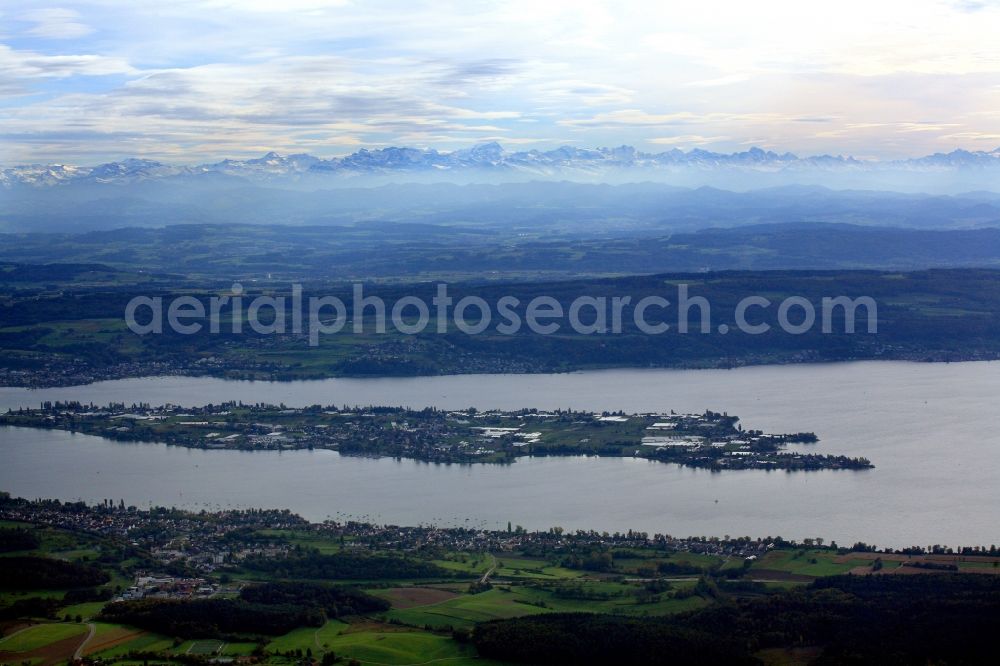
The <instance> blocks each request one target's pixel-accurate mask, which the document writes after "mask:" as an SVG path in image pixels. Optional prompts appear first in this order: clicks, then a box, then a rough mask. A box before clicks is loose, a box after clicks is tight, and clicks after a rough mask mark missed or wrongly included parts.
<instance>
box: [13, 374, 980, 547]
mask: <svg viewBox="0 0 1000 666" xmlns="http://www.w3.org/2000/svg"><path fill="white" fill-rule="evenodd" d="M998 396H1000V362H972V363H952V364H919V363H904V362H859V363H841V364H828V365H787V366H759V367H750V368H740V369H735V370H690V371H688V370H604V371H593V372H579V373H569V374H553V375H458V376H447V377H421V378H380V379H329V380H323V381H310V382H288V383H275V382H235V381H225V380H217V379H209V378H187V377H159V378H145V379H129V380H120V381H111V382H100V383H97V384H92V385H89V386H78V387H67V388H51V389H34V390H29V389H18V388H0V409H7V408H8V407H18V406H26V407H31V406H37V405H38V403H40V402H41V401H43V400H67V399H77V400H83V401H86V402H90V401H93V402H95V403H98V404H103V403H107V402H109V401H119V402H121V401H124V402H128V403H131V402H135V401H143V402H151V403H155V404H162V403H168V402H169V403H174V404H179V405H200V404H205V403H209V402H215V403H218V402H222V401H225V400H242V401H244V402H256V401H266V402H272V403H280V402H283V403H285V404H286V405H289V406H302V405H308V404H315V403H322V404H352V405H355V404H360V405H365V404H389V405H405V406H410V407H423V406H430V405H433V406H438V407H442V408H462V407H470V406H474V407H478V408H505V409H513V408H519V407H528V406H531V407H539V408H544V409H552V408H557V407H572V408H576V409H593V410H603V409H610V410H615V409H624V410H626V411H652V410H670V409H673V410H676V411H685V412H686V411H704V410H705V409H712V410H715V411H727V412H729V413H732V414H736V415H739V416H740V417H741V418H742V422H743V424H744V427H749V428H759V429H762V430H765V431H767V432H789V431H802V430H811V431H814V432H816V434H817V435H818V436H819V437H820V443H819V444H818V445H815V448H811V449H810V450H814V451H816V452H817V453H838V454H845V455H851V456H859V455H863V456H865V457H867V458H869V459H871V461H872V462H873V463H874V464H875V465H876V469H874V470H866V471H821V472H798V473H786V472H774V471H772V472H768V471H755V470H748V471H730V472H721V473H713V472H709V471H707V470H696V469H687V468H681V467H677V466H675V465H667V464H662V463H654V462H649V461H644V460H635V459H596V458H583V457H576V458H539V459H522V460H519V461H517V462H516V463H514V464H513V465H510V466H486V465H474V466H459V465H451V466H449V465H431V464H426V463H420V462H415V461H407V460H404V461H396V460H392V459H363V458H352V457H347V456H340V455H339V454H337V453H335V452H330V451H286V452H282V453H274V452H236V451H200V450H190V449H183V448H175V447H167V446H165V445H160V444H122V443H117V442H111V441H108V440H104V439H101V438H98V437H91V436H86V435H79V434H70V433H60V432H44V431H35V430H30V429H18V428H0V456H2V461H3V463H2V466H0V489H3V490H6V491H8V492H11V493H12V494H15V495H21V496H25V497H58V498H61V499H78V498H80V499H86V500H88V501H96V500H99V499H103V498H113V499H115V500H116V501H117V500H118V499H124V500H125V501H126V502H127V503H132V504H137V505H140V506H147V505H149V504H150V502H152V503H154V504H164V505H174V506H184V507H189V508H203V507H208V508H215V507H232V506H241V507H244V506H258V507H276V508H288V509H291V510H293V511H295V512H297V513H299V514H301V515H303V516H305V517H307V518H309V519H312V520H322V519H324V518H326V517H333V518H343V517H346V516H350V517H354V518H366V519H368V520H372V521H375V522H392V523H397V524H418V523H425V524H426V523H432V522H433V523H438V524H445V525H454V524H458V525H481V526H486V527H505V526H506V524H507V521H508V520H509V521H511V522H513V523H514V524H515V525H517V524H520V525H523V526H525V527H527V528H547V527H551V526H554V525H560V526H562V527H564V528H567V529H577V528H581V529H583V528H587V529H590V528H593V529H597V530H608V531H615V530H620V531H623V530H627V529H630V528H631V529H638V530H644V531H648V532H663V533H669V534H673V535H676V536H685V535H718V536H722V535H725V534H729V535H750V536H754V537H757V536H767V535H771V536H774V535H781V536H783V537H785V538H797V539H801V538H805V537H815V536H822V537H824V538H826V539H827V540H829V539H834V540H836V541H838V542H839V543H841V544H846V543H853V542H854V541H858V540H862V541H866V542H869V543H875V544H878V545H880V546H882V545H887V546H896V547H899V546H906V545H924V546H926V545H930V544H935V543H941V544H947V545H952V546H958V545H984V544H985V545H988V544H991V543H1000V485H998V484H997V479H998V477H1000V410H998V409H997V405H996V403H997V397H998Z"/></svg>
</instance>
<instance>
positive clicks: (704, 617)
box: [473, 574, 1000, 664]
mask: <svg viewBox="0 0 1000 666" xmlns="http://www.w3.org/2000/svg"><path fill="white" fill-rule="evenodd" d="M998 599H1000V580H997V579H996V578H995V577H993V576H983V575H974V574H972V575H970V574H964V575H946V574H943V575H934V576H927V575H925V576H877V575H875V576H836V577H829V578H820V579H817V580H816V581H815V582H813V583H812V584H811V585H809V586H808V587H807V588H805V589H799V590H791V591H786V592H781V593H777V594H771V595H768V596H763V597H757V598H752V597H751V598H745V599H740V600H736V601H723V602H721V603H718V604H715V605H713V606H710V607H708V608H705V609H703V610H699V611H694V612H690V613H686V614H682V615H678V616H675V617H672V618H655V619H654V618H621V617H614V616H606V615H587V614H553V615H543V616H528V617H521V618H516V619H512V620H497V621H493V622H488V623H484V624H481V625H479V626H478V627H476V630H475V632H474V633H473V641H474V643H475V645H476V647H477V648H478V649H479V651H480V653H481V654H482V655H483V656H486V657H491V658H495V659H503V660H509V661H516V662H521V663H537V664H543V663H544V664H598V663H601V664H605V663H615V664H646V663H655V662H657V661H659V660H661V659H662V658H663V655H665V654H670V655H671V663H682V664H687V663H690V664H704V663H720V661H719V660H722V662H724V663H754V660H753V659H752V655H753V654H754V653H757V652H758V651H760V650H764V649H768V648H779V649H791V648H803V649H812V650H815V651H817V652H818V655H817V659H816V661H814V662H812V663H815V664H874V663H877V664H926V663H941V664H986V663H992V662H993V661H995V658H996V649H997V643H996V627H998V626H1000V602H998Z"/></svg>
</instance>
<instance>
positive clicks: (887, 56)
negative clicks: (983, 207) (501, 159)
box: [0, 0, 1000, 166]
mask: <svg viewBox="0 0 1000 666" xmlns="http://www.w3.org/2000/svg"><path fill="white" fill-rule="evenodd" d="M998 36H1000V0H941V1H937V0H933V1H932V0H924V1H920V0H909V1H897V0H864V1H860V2H858V1H855V0H839V1H838V2H828V1H827V2H821V1H819V0H812V1H810V0H797V1H794V2H786V1H771V0H757V1H755V2H742V1H729V2H719V1H717V0H698V2H670V1H652V2H623V1H618V2H600V1H591V0H571V1H565V2H564V1H562V0H507V1H504V2H484V1H477V0H464V1H457V2H423V1H421V0H398V1H383V0H373V1H370V2H361V1H360V0H358V1H353V2H352V1H349V0H341V1H333V2H330V1H321V0H275V1H272V2H266V1H264V0H240V1H235V0H234V1H228V0H204V1H200V2H194V1H186V0H180V1H172V0H130V1H120V2H111V1H108V0H93V1H79V2H76V1H65V2H63V1H60V0H56V4H50V3H47V2H33V1H31V0H28V1H25V0H17V1H10V0H0V164H3V165H8V166H9V165H12V164H24V163H68V164H93V163H98V162H102V161H109V160H115V159H121V158H124V157H146V158H150V159H158V160H162V161H165V162H177V163H186V164H194V163H203V162H210V161H216V160H218V159H222V158H225V157H233V158H240V157H249V156H258V155H260V154H262V153H264V152H267V151H270V150H276V151H278V152H281V153H298V152H307V153H311V154H314V155H317V156H321V157H332V156H335V155H342V154H346V153H350V152H353V151H355V150H358V149H360V148H362V147H367V148H379V147H385V146H390V145H397V146H400V145H405V146H414V147H427V148H436V149H438V150H442V151H446V150H453V149H456V148H462V147H468V146H470V145H473V144H476V143H481V142H487V141H498V142H499V143H501V144H502V145H503V146H504V147H505V148H507V149H508V150H529V149H533V148H537V149H550V148H554V147H557V146H561V145H571V146H578V147H582V148H593V147H599V146H617V145H622V144H628V145H633V146H636V147H637V148H639V149H641V150H645V151H651V152H660V151H664V150H670V149H672V148H681V149H684V150H689V149H692V148H703V149H706V150H717V151H721V152H732V151H738V150H746V149H747V148H749V147H751V146H758V147H761V148H765V149H770V150H776V151H780V152H784V151H791V152H795V153H797V154H799V155H811V154H823V153H829V154H844V155H853V156H855V157H858V158H868V159H893V158H899V157H911V156H920V155H925V154H929V153H933V152H947V151H950V150H953V149H956V148H964V149H968V150H993V149H996V148H997V147H998V146H1000V38H998Z"/></svg>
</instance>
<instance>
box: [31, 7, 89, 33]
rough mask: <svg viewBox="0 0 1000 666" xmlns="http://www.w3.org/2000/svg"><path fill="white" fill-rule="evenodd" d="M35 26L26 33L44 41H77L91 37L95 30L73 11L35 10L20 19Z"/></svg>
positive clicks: (57, 9) (56, 9)
mask: <svg viewBox="0 0 1000 666" xmlns="http://www.w3.org/2000/svg"><path fill="white" fill-rule="evenodd" d="M20 18H21V19H22V20H24V21H28V22H30V23H33V24H34V26H33V27H31V28H29V29H28V30H27V31H26V32H27V34H28V35H31V36H32V37H41V38H43V39H75V38H78V37H84V36H86V35H89V34H90V33H92V32H93V31H94V30H93V28H91V27H90V26H89V25H87V24H85V23H83V22H81V21H80V14H79V12H76V11H74V10H72V9H59V8H49V9H35V10H32V11H29V12H25V13H24V14H22V15H21V17H20Z"/></svg>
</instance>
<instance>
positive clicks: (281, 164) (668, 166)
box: [0, 143, 1000, 188]
mask: <svg viewBox="0 0 1000 666" xmlns="http://www.w3.org/2000/svg"><path fill="white" fill-rule="evenodd" d="M993 169H998V171H997V173H998V174H1000V148H997V149H996V150H993V151H988V152H987V151H966V150H954V151H952V152H950V153H935V154H933V155H928V156H926V157H920V158H914V159H907V160H892V161H872V160H858V159H855V158H853V157H843V156H839V155H838V156H831V155H817V156H811V157H798V156H796V155H794V154H792V153H776V152H772V151H766V150H762V149H760V148H751V149H749V150H747V151H744V152H737V153H715V152H710V151H706V150H701V149H693V150H689V151H683V150H680V149H673V150H669V151H665V152H661V153H646V152H641V151H639V150H636V149H635V148H633V147H631V146H620V147H618V148H597V149H582V148H575V147H571V146H563V147H561V148H557V149H555V150H548V151H538V150H529V151H519V152H508V151H506V150H505V149H504V148H503V147H502V146H500V145H499V144H498V143H485V144H480V145H476V146H473V147H471V148H466V149H461V150H455V151H452V152H439V151H437V150H433V149H420V148H396V147H391V148H380V149H376V150H368V149H362V150H359V151H358V152H356V153H352V154H350V155H347V156H344V157H334V158H329V159H323V158H319V157H314V156H312V155H306V154H296V155H279V154H278V153H275V152H269V153H267V154H266V155H264V156H263V157H259V158H256V159H246V160H233V159H226V160H222V161H221V162H215V163H211V164H200V165H196V166H178V165H171V164H164V163H161V162H157V161H153V160H147V159H136V158H129V159H125V160H122V161H120V162H110V163H106V164H99V165H97V166H71V165H66V164H48V165H38V164H32V165H22V166H13V167H9V168H4V169H0V185H3V186H4V187H6V188H11V187H17V186H34V187H46V186H55V185H65V184H70V183H93V184H97V183H109V184H114V183H122V184H124V183H134V182H137V181H147V180H158V179H167V178H183V179H185V180H188V179H190V178H201V177H211V176H216V177H229V178H236V179H245V180H247V181H251V182H280V181H310V182H311V181H314V180H315V181H319V182H323V181H330V180H332V179H357V178H358V177H364V176H379V177H393V176H397V175H398V176H401V177H407V178H410V177H414V176H419V175H423V177H430V178H437V179H440V180H450V179H453V178H455V177H460V178H468V177H473V176H476V175H479V176H484V175H485V174H486V173H488V174H491V175H492V176H493V177H503V178H505V179H511V178H523V179H545V178H564V179H569V180H573V179H576V178H580V179H587V180H593V179H601V178H604V177H609V176H612V177H614V176H617V178H618V179H620V178H622V177H623V176H625V175H628V176H631V177H630V178H629V179H632V180H634V179H636V178H645V177H652V178H655V177H656V174H657V173H659V174H670V173H677V172H682V171H689V170H694V171H702V172H710V171H735V172H744V173H773V174H778V173H796V172H799V173H802V172H816V171H819V172H854V173H864V172H898V171H903V172H963V171H968V170H974V171H977V172H981V171H983V170H990V171H992V170H993Z"/></svg>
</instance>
